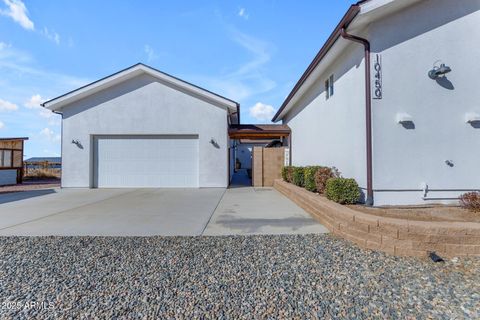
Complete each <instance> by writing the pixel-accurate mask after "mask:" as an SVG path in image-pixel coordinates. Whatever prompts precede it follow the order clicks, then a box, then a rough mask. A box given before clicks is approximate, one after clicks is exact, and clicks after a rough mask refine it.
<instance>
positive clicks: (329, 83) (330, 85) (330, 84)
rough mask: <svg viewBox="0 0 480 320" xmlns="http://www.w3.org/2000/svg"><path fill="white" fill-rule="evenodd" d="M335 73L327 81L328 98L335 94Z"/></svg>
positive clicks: (326, 95)
mask: <svg viewBox="0 0 480 320" xmlns="http://www.w3.org/2000/svg"><path fill="white" fill-rule="evenodd" d="M333 80H334V79H333V74H332V75H331V76H330V77H329V78H328V79H327V80H326V81H325V98H326V99H327V100H328V99H329V98H330V97H331V96H333V94H334V89H333V83H334V81H333Z"/></svg>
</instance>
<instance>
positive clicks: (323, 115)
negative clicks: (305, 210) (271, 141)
mask: <svg viewBox="0 0 480 320" xmlns="http://www.w3.org/2000/svg"><path fill="white" fill-rule="evenodd" d="M364 70H365V67H364V63H363V48H362V47H361V46H360V45H356V44H352V45H350V46H349V47H348V48H347V50H346V52H345V53H344V54H342V55H341V56H339V57H338V58H337V59H336V61H335V63H333V64H332V65H331V66H330V67H329V68H328V69H327V70H326V71H325V72H324V73H323V75H322V76H321V77H320V79H319V80H318V81H317V82H315V84H314V85H313V86H312V87H311V88H310V89H309V90H308V92H307V93H306V94H305V95H304V96H303V98H302V99H301V100H300V102H299V103H297V104H296V105H295V107H294V108H293V109H292V110H291V111H289V112H288V114H287V115H286V117H285V118H284V119H283V122H284V123H286V124H288V125H289V126H290V128H291V130H292V164H293V165H300V166H305V165H325V166H335V167H337V168H338V169H339V170H340V171H341V172H342V174H343V175H344V176H345V177H352V178H355V179H356V180H357V181H358V182H359V184H360V186H362V187H366V174H365V168H366V167H365V166H366V165H365V162H366V160H365V120H364V119H365V103H364V101H365V98H364V97H365V91H364V83H365V81H364ZM331 74H334V77H335V85H334V89H335V93H334V95H333V96H332V97H330V98H329V99H328V100H326V99H325V92H324V82H325V80H326V79H327V78H328V77H329V76H330V75H331Z"/></svg>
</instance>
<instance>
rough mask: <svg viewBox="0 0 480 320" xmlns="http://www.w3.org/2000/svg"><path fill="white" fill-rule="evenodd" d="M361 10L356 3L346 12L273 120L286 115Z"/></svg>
mask: <svg viewBox="0 0 480 320" xmlns="http://www.w3.org/2000/svg"><path fill="white" fill-rule="evenodd" d="M359 12H360V4H359V3H357V4H354V5H351V6H350V8H349V9H348V11H347V12H346V13H345V15H344V16H343V18H342V19H341V20H340V22H339V23H338V25H337V26H336V28H335V29H334V31H333V32H332V34H331V35H330V37H329V38H328V39H327V41H326V42H325V44H324V45H323V47H322V48H321V49H320V51H319V52H318V53H317V55H316V56H315V58H314V59H313V61H312V62H311V63H310V65H309V66H308V67H307V70H305V72H304V73H303V75H302V76H301V77H300V79H299V80H298V82H297V83H296V84H295V86H294V87H293V90H292V91H291V92H290V94H289V95H288V96H287V98H286V99H285V101H284V102H283V104H282V106H281V107H280V109H278V111H277V113H276V114H275V116H274V117H273V119H272V121H273V122H276V121H278V120H280V119H279V118H280V116H283V115H284V112H283V111H284V109H285V108H286V107H287V105H289V102H290V101H291V100H292V99H293V97H294V96H295V95H296V93H297V91H299V89H300V88H301V87H302V86H303V84H304V82H305V81H306V80H307V79H308V78H309V76H310V75H311V74H312V72H313V71H314V70H315V68H316V67H317V66H318V64H319V63H320V62H321V61H322V60H323V57H324V56H325V55H327V53H328V51H330V48H331V47H332V46H333V45H334V44H335V42H336V41H337V40H338V38H340V31H341V30H342V28H346V27H348V25H349V24H350V23H351V22H352V21H353V19H355V17H356V16H357V15H358V13H359Z"/></svg>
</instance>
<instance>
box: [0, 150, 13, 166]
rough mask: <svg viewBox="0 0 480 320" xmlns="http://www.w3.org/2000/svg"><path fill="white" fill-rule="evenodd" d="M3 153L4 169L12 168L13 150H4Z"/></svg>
mask: <svg viewBox="0 0 480 320" xmlns="http://www.w3.org/2000/svg"><path fill="white" fill-rule="evenodd" d="M1 153H2V162H1V164H2V167H4V168H10V167H11V166H12V150H3V151H1Z"/></svg>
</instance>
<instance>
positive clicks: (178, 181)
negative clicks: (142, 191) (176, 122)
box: [94, 136, 198, 188]
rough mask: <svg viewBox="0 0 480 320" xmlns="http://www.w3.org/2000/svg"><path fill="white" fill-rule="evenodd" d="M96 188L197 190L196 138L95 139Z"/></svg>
mask: <svg viewBox="0 0 480 320" xmlns="http://www.w3.org/2000/svg"><path fill="white" fill-rule="evenodd" d="M94 141H95V146H94V147H95V151H94V152H95V153H94V181H95V186H96V187H98V188H130V187H137V188H144V187H147V188H148V187H166V188H168V187H198V136H98V137H95V140H94Z"/></svg>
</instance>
